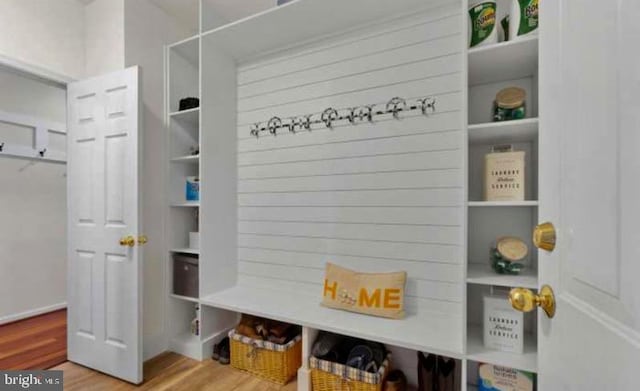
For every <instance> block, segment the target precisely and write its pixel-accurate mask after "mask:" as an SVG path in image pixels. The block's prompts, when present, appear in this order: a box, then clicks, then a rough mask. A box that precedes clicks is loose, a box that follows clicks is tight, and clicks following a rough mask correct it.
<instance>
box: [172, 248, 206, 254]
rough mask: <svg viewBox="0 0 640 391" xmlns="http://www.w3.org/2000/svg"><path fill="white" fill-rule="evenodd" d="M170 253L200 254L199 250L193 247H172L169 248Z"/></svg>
mask: <svg viewBox="0 0 640 391" xmlns="http://www.w3.org/2000/svg"><path fill="white" fill-rule="evenodd" d="M171 252H172V253H181V254H193V255H198V254H200V250H198V249H195V248H186V247H185V248H173V249H171Z"/></svg>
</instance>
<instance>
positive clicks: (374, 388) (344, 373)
mask: <svg viewBox="0 0 640 391" xmlns="http://www.w3.org/2000/svg"><path fill="white" fill-rule="evenodd" d="M390 362H391V355H390V354H387V358H386V359H385V360H384V362H383V363H382V365H381V366H380V369H379V370H378V372H376V373H370V372H365V371H361V370H358V369H355V368H352V367H348V366H346V365H342V364H338V363H334V362H331V361H325V360H320V359H317V358H315V357H311V358H310V359H309V366H310V367H311V384H312V385H313V391H382V386H383V384H384V379H385V377H386V376H387V373H388V372H389V365H390Z"/></svg>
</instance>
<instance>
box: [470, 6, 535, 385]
mask: <svg viewBox="0 0 640 391" xmlns="http://www.w3.org/2000/svg"><path fill="white" fill-rule="evenodd" d="M464 3H467V2H466V1H464ZM507 5H508V2H507V1H506V0H499V1H498V10H499V12H498V15H497V18H496V19H497V20H500V18H501V17H502V14H503V13H504V11H500V9H503V10H504V9H508V7H507ZM465 11H466V8H465ZM466 18H468V16H467V14H466V13H465V19H466ZM467 62H468V64H467V65H468V106H469V107H468V126H467V135H468V165H469V169H468V201H467V216H468V221H467V228H468V231H467V234H468V244H467V277H466V279H467V300H466V305H467V340H466V361H467V365H466V368H465V369H466V371H467V376H466V379H467V382H466V383H467V384H466V389H467V390H475V389H477V364H478V363H490V364H495V365H501V366H507V367H511V368H516V369H521V370H526V371H530V372H536V371H537V338H536V335H535V333H536V329H537V328H536V324H535V322H536V319H535V317H534V316H531V314H525V348H524V353H523V354H513V353H505V352H499V351H493V350H490V349H487V348H485V347H484V344H483V337H482V327H483V325H482V319H483V316H482V312H483V308H482V297H483V296H484V295H485V294H487V293H489V292H492V291H493V290H494V289H508V288H512V287H524V288H530V289H537V288H538V271H537V258H536V257H537V255H536V251H533V250H532V251H530V254H531V255H530V258H529V260H528V263H527V265H526V268H525V269H524V270H523V272H522V273H521V274H520V275H518V276H507V275H498V274H496V273H495V272H493V270H492V269H491V266H490V263H489V250H490V248H491V246H492V245H493V244H494V243H495V240H496V238H498V237H500V236H506V235H509V236H517V237H520V238H522V239H523V240H525V241H526V242H527V243H528V244H529V246H530V248H531V249H533V243H531V239H530V238H531V233H532V230H533V227H534V226H535V224H536V223H537V215H538V210H537V207H538V199H537V193H538V192H537V181H538V168H537V166H538V156H537V155H538V104H537V99H538V96H537V95H538V86H537V84H538V76H537V73H538V39H537V37H535V36H534V37H523V38H520V39H517V40H513V41H508V42H501V43H498V44H493V45H487V46H482V47H478V48H473V49H469V50H468V53H467ZM508 86H518V87H521V88H524V89H525V91H526V93H527V101H526V105H527V107H526V109H527V115H526V118H525V119H522V120H516V121H506V122H492V112H493V102H494V99H495V94H496V93H497V92H498V91H499V90H501V89H502V88H505V87H508ZM496 144H513V145H514V147H515V149H517V150H524V151H525V152H526V161H525V164H526V172H525V187H526V194H525V200H524V201H517V202H489V201H484V200H483V198H482V197H483V180H484V179H483V178H484V156H485V154H486V153H488V152H489V151H490V148H491V146H492V145H496ZM463 389H464V388H463Z"/></svg>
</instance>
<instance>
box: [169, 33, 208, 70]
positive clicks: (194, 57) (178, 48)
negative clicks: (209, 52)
mask: <svg viewBox="0 0 640 391" xmlns="http://www.w3.org/2000/svg"><path fill="white" fill-rule="evenodd" d="M199 38H200V37H199V36H198V35H195V36H192V37H189V38H186V39H183V40H182V41H180V42H176V43H174V44H171V45H169V49H170V50H171V51H172V52H175V53H176V54H177V55H179V56H180V57H182V58H184V59H185V60H187V61H188V62H189V63H191V64H193V65H196V64H198V61H199V59H200V47H199Z"/></svg>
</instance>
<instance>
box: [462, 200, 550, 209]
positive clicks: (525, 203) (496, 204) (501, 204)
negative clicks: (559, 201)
mask: <svg viewBox="0 0 640 391" xmlns="http://www.w3.org/2000/svg"><path fill="white" fill-rule="evenodd" d="M467 205H468V206H469V207H470V208H483V207H514V206H522V207H536V206H538V201H469V202H468V203H467Z"/></svg>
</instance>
